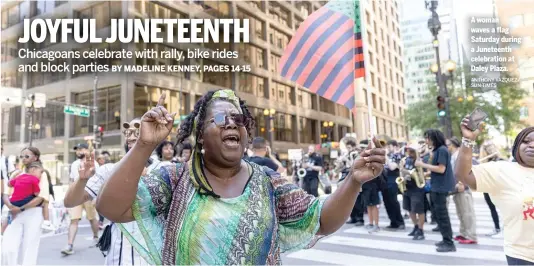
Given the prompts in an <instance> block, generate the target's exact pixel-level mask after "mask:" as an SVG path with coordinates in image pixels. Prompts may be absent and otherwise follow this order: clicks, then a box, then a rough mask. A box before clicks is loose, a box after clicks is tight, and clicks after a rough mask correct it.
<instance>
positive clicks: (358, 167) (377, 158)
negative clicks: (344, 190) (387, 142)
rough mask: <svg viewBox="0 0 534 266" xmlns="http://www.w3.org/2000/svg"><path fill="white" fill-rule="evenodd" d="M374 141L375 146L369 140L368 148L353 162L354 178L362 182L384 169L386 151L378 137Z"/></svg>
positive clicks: (372, 177)
mask: <svg viewBox="0 0 534 266" xmlns="http://www.w3.org/2000/svg"><path fill="white" fill-rule="evenodd" d="M373 142H374V144H375V145H374V146H375V147H374V148H373V147H372V146H371V142H369V144H368V145H367V149H365V150H364V151H362V152H361V153H360V157H359V158H358V159H357V160H355V161H354V163H353V164H352V178H353V179H354V180H355V181H357V182H359V183H361V184H363V183H365V182H367V181H370V180H372V179H374V178H376V177H377V176H378V175H380V173H382V170H384V163H386V151H385V150H384V149H383V148H382V145H381V144H380V142H379V141H378V140H377V139H376V138H373Z"/></svg>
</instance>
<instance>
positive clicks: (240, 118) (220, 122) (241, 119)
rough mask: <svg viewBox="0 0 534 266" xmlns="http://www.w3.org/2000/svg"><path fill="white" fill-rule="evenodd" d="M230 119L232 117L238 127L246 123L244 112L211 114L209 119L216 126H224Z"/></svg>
mask: <svg viewBox="0 0 534 266" xmlns="http://www.w3.org/2000/svg"><path fill="white" fill-rule="evenodd" d="M230 119H232V121H234V124H235V125H236V126H238V127H244V126H245V125H246V124H247V118H246V116H245V115H244V114H231V115H226V114H222V113H218V114H216V115H215V116H213V118H212V119H210V121H211V122H212V123H214V124H215V125H216V126H218V127H224V126H226V125H228V124H229V123H230Z"/></svg>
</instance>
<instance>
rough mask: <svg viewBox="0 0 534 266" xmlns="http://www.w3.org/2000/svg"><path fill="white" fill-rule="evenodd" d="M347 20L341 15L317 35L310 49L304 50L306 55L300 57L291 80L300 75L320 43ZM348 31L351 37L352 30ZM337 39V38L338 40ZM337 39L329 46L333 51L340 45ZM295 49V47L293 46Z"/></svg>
mask: <svg viewBox="0 0 534 266" xmlns="http://www.w3.org/2000/svg"><path fill="white" fill-rule="evenodd" d="M347 20H349V19H348V18H347V17H345V16H343V17H340V18H339V19H338V20H336V22H334V24H332V25H331V26H330V27H329V28H328V29H327V30H326V31H324V32H323V33H321V36H319V38H317V40H316V41H315V43H314V44H313V45H312V46H311V47H310V49H309V50H308V51H307V52H306V55H305V56H304V58H303V59H302V61H301V62H299V66H298V68H297V70H296V71H295V73H293V76H292V77H291V80H293V81H295V80H297V79H298V77H300V75H301V74H302V71H303V70H304V68H305V67H306V66H307V65H308V63H309V62H310V59H311V58H312V57H313V55H314V54H316V52H317V50H318V49H319V47H321V45H322V44H323V43H324V42H325V41H326V40H327V39H328V37H329V36H330V35H332V34H334V32H335V31H336V30H339V27H340V26H341V25H343V23H345V22H346V21H347ZM347 33H349V35H348V36H349V37H352V35H353V34H354V33H353V32H347ZM342 37H346V36H345V34H344V35H343V36H342ZM338 41H339V40H338ZM338 41H336V44H337V46H336V44H332V46H331V47H330V49H332V48H334V51H335V50H337V49H339V46H341V44H342V43H339V44H338ZM295 49H296V48H295ZM330 49H329V50H330Z"/></svg>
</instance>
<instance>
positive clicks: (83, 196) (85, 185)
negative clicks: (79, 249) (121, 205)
mask: <svg viewBox="0 0 534 266" xmlns="http://www.w3.org/2000/svg"><path fill="white" fill-rule="evenodd" d="M139 126H140V119H139V118H136V119H133V120H132V121H131V122H129V123H124V124H123V131H122V133H123V135H124V138H125V139H126V143H125V146H124V149H125V152H126V153H128V152H129V151H130V150H131V149H132V147H133V146H134V144H135V143H136V142H137V139H138V137H139ZM90 162H91V160H85V161H83V163H82V167H81V169H83V170H80V178H79V179H78V180H77V181H76V182H74V183H72V184H71V185H70V187H69V189H68V190H67V193H66V194H65V199H64V205H65V206H66V207H73V206H78V205H80V204H82V203H84V202H87V201H92V200H93V199H95V198H96V197H97V196H98V194H99V192H100V190H101V188H102V186H103V185H104V184H105V182H106V181H107V180H108V179H109V177H110V176H111V173H112V172H113V168H114V167H115V164H114V163H108V164H104V165H103V166H102V167H100V168H98V169H97V170H96V171H95V169H94V165H92V164H91V163H90ZM146 164H149V163H148V162H147V163H146ZM145 169H146V168H145ZM143 172H146V170H144V171H143ZM107 227H108V228H106V229H105V230H104V233H103V234H102V236H101V238H100V241H99V245H98V246H99V248H100V249H101V251H102V252H103V253H104V254H105V256H106V262H105V264H106V265H148V264H147V263H146V261H145V260H144V259H143V258H142V257H141V256H140V255H139V253H137V252H136V251H135V250H134V248H133V246H132V245H131V244H130V241H129V240H128V239H127V238H126V236H125V235H124V234H122V233H121V231H120V229H119V227H124V228H128V229H129V230H132V231H139V228H138V227H137V225H136V223H135V222H132V223H123V224H115V223H112V224H110V225H108V226H107ZM105 242H107V244H106V243H105Z"/></svg>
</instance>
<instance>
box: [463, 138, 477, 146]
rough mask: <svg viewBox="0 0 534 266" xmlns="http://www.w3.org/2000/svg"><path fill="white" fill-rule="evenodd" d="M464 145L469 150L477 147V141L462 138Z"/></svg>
mask: <svg viewBox="0 0 534 266" xmlns="http://www.w3.org/2000/svg"><path fill="white" fill-rule="evenodd" d="M462 145H463V146H465V147H467V148H473V147H474V146H475V141H473V140H470V139H468V138H464V137H462Z"/></svg>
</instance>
